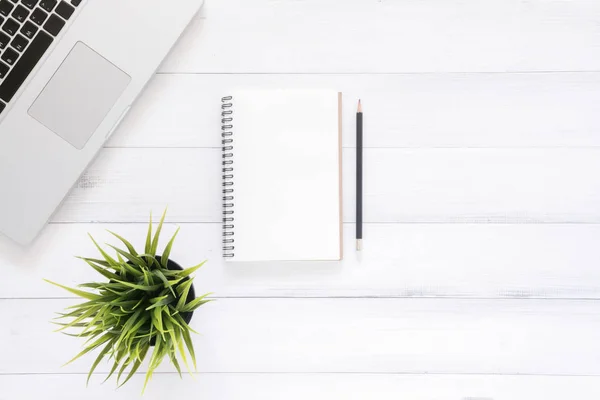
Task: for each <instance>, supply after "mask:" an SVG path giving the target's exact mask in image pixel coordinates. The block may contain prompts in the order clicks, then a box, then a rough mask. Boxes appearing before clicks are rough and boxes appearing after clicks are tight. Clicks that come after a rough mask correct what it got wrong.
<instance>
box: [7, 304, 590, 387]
mask: <svg viewBox="0 0 600 400" xmlns="http://www.w3.org/2000/svg"><path fill="white" fill-rule="evenodd" d="M72 303H73V302H72V301H70V300H42V299H37V300H2V301H0V314H1V315H2V316H3V318H4V320H5V321H10V323H8V324H2V326H1V327H0V352H1V353H2V359H1V360H0V373H2V374H6V373H12V374H21V373H27V374H31V373H59V372H62V373H84V372H87V369H88V367H89V365H90V363H91V362H92V360H93V359H94V356H93V354H92V355H90V357H87V358H86V359H85V360H78V361H76V362H74V363H72V364H70V365H68V366H65V367H63V368H61V367H60V365H62V364H63V363H64V362H65V361H66V360H67V359H69V358H70V356H71V355H73V354H76V353H77V352H78V351H79V349H80V345H81V344H82V342H83V340H79V339H77V338H73V337H70V336H65V335H62V334H60V333H55V334H52V333H51V332H50V331H51V329H52V328H51V326H50V324H49V323H48V322H47V321H48V319H50V318H51V317H52V314H53V312H56V311H59V310H61V309H62V308H64V307H65V306H68V305H70V304H72ZM599 315H600V303H598V302H597V301H578V300H570V301H565V300H528V301H523V300H455V299H444V300H439V299H220V300H218V301H217V302H213V303H209V304H208V305H206V306H203V307H202V310H200V311H198V312H196V313H195V315H194V319H193V320H192V326H193V327H194V328H195V329H196V330H198V331H199V332H201V335H195V336H194V343H195V347H196V354H197V356H198V371H199V372H296V373H300V372H301V373H307V372H311V373H332V372H341V373H359V372H363V373H364V372H372V373H398V374H417V373H431V374H437V373H444V374H470V373H477V374H510V375H515V374H525V375H527V374H529V375H594V376H598V375H600V358H598V357H597V354H598V353H599V352H600V342H599V341H598V334H599V332H600V316H599ZM17 340H18V342H16V341H17ZM15 343H22V344H24V343H26V344H27V352H28V353H29V354H35V355H36V357H35V362H32V361H31V359H30V358H29V357H24V356H23V346H15ZM109 368H110V366H109V365H107V364H103V363H101V365H99V367H98V371H99V372H107V371H108V369H109ZM142 368H143V369H142V371H143V370H145V366H142ZM161 371H171V372H172V371H173V368H171V367H169V366H168V365H164V366H162V367H161Z"/></svg>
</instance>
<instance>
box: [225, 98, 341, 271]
mask: <svg viewBox="0 0 600 400" xmlns="http://www.w3.org/2000/svg"><path fill="white" fill-rule="evenodd" d="M341 98H342V97H341V93H338V92H335V91H323V90H318V91H317V90H268V91H262V90H255V91H241V92H238V93H234V94H233V95H232V96H227V97H224V98H223V99H222V104H221V110H222V120H221V122H222V130H223V132H222V137H223V140H222V143H223V155H222V157H223V160H222V164H223V165H222V171H223V213H224V215H223V256H224V257H225V258H226V259H227V260H228V261H332V260H341V259H342V179H341V175H342V173H341V171H342V166H341V160H342V152H341V149H342V146H341Z"/></svg>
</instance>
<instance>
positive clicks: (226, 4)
mask: <svg viewBox="0 0 600 400" xmlns="http://www.w3.org/2000/svg"><path fill="white" fill-rule="evenodd" d="M205 8H206V9H205V12H204V16H203V17H200V18H198V19H197V20H196V21H195V22H194V23H193V24H192V26H191V27H190V29H189V30H188V31H187V32H186V34H185V35H184V37H183V40H182V41H181V42H180V43H179V44H178V45H177V46H176V48H175V50H174V51H173V53H172V55H171V56H170V57H169V58H168V59H167V60H166V62H165V63H164V64H163V66H162V67H161V71H162V72H186V73H206V72H211V73H215V72H218V73H221V72H226V73H240V72H253V73H272V72H276V73H298V72H309V73H323V72H333V73H339V72H347V73H352V72H359V73H382V72H450V71H475V72H482V71H500V72H504V71H579V70H585V71H590V70H596V71H597V70H598V69H600V59H598V57H596V49H597V48H598V46H599V45H600V31H599V30H598V22H599V21H600V4H599V3H598V2H597V1H595V0H568V1H548V0H530V1H527V2H526V3H524V2H522V1H520V0H488V1H486V2H478V1H462V0H430V1H421V2H415V1H410V0H399V1H379V2H376V1H371V0H347V1H344V2H343V3H340V2H338V1H336V0H326V1H322V0H304V1H296V0H277V1H273V0H251V1H249V0H218V1H207V2H206V5H205ZM203 18H206V19H203ZM357 55H360V56H357Z"/></svg>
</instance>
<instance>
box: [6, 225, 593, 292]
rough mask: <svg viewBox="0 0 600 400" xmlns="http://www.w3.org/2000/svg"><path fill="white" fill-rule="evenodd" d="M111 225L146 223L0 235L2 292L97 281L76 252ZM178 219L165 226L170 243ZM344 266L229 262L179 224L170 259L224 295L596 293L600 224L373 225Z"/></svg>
mask: <svg viewBox="0 0 600 400" xmlns="http://www.w3.org/2000/svg"><path fill="white" fill-rule="evenodd" d="M105 229H110V230H112V231H115V232H118V233H119V234H121V235H123V236H125V237H126V238H128V239H129V240H131V241H132V242H133V243H134V244H135V245H136V246H140V247H142V246H143V243H144V237H145V230H146V226H145V225H144V224H109V225H107V224H95V225H94V224H92V225H90V224H64V225H63V224H60V225H50V226H49V227H48V228H47V229H46V230H45V231H44V233H43V234H42V236H41V237H40V239H39V240H38V241H37V242H36V243H35V244H34V245H33V246H32V247H31V248H30V249H27V250H24V249H20V248H17V247H16V246H15V245H12V244H10V243H8V241H7V240H0V270H1V271H3V272H4V278H3V279H0V296H1V297H2V298H56V297H69V294H68V293H66V292H63V291H60V290H56V288H54V287H53V286H50V285H48V284H46V283H45V282H43V281H42V278H48V279H52V280H54V281H57V282H61V283H63V284H68V285H71V286H75V285H78V284H81V283H84V282H88V281H97V280H98V279H99V278H100V279H102V278H101V277H99V276H98V275H97V274H96V273H95V272H94V271H93V270H92V269H91V268H88V267H87V266H86V265H85V264H83V263H82V262H81V261H80V260H77V259H75V258H74V256H76V255H81V256H88V257H90V256H96V254H97V250H96V249H95V248H94V247H93V245H92V244H91V242H90V240H89V238H88V237H87V233H88V232H90V233H91V234H93V235H94V237H96V239H97V240H98V241H99V242H100V243H105V242H107V243H112V244H118V243H117V241H116V240H115V239H113V238H111V237H110V235H109V234H108V233H107V232H106V231H105ZM175 229H176V225H173V224H169V225H168V226H165V231H164V241H163V242H162V244H161V248H162V246H164V244H165V241H166V240H167V239H168V238H169V237H170V235H172V234H173V232H174V231H175ZM344 234H345V249H346V252H345V259H344V261H343V262H341V263H330V264H323V263H317V264H315V263H285V264H282V263H275V264H273V263H272V264H264V263H257V264H252V263H247V264H243V265H232V264H226V263H224V262H223V260H222V258H221V243H220V241H221V229H220V225H219V224H184V225H182V226H181V231H180V233H179V236H178V239H177V242H176V244H175V247H174V249H173V253H172V257H173V259H174V260H177V261H178V262H179V263H180V264H181V265H183V266H186V267H189V266H192V265H196V264H197V263H199V262H200V261H202V260H205V259H208V263H207V264H206V266H205V267H203V268H202V269H201V270H200V271H198V273H197V274H196V276H197V279H196V283H195V285H196V289H197V291H198V293H206V292H214V293H215V294H214V296H216V297H219V298H224V297H330V296H335V297H468V298H477V297H478V298H483V297H485V298H572V299H578V298H579V299H581V298H589V299H600V284H599V283H598V282H600V269H599V268H598V263H597V260H598V259H600V247H599V246H598V245H597V243H599V242H600V225H549V224H545V225H535V224H532V225H523V224H521V225H486V224H481V225H460V224H458V225H457V224H445V225H438V224H424V225H418V224H367V225H366V226H365V246H364V250H363V252H362V253H361V254H357V253H356V252H355V251H354V246H353V242H354V226H353V225H352V224H348V225H346V226H345V230H344Z"/></svg>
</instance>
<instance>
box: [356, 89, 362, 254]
mask: <svg viewBox="0 0 600 400" xmlns="http://www.w3.org/2000/svg"><path fill="white" fill-rule="evenodd" d="M362 192H363V112H362V104H361V102H360V100H358V111H357V112H356V250H358V251H361V250H362V238H363V232H362V224H363V215H362V214H363V213H362V208H363V204H362V203H363V193H362Z"/></svg>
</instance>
